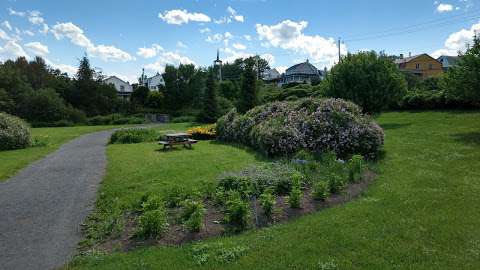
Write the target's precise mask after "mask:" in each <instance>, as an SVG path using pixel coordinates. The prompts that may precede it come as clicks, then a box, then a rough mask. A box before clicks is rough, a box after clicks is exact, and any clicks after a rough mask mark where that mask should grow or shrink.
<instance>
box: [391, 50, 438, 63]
mask: <svg viewBox="0 0 480 270" xmlns="http://www.w3.org/2000/svg"><path fill="white" fill-rule="evenodd" d="M425 55H426V56H428V57H430V58H432V59H433V60H435V61H437V59H435V58H433V57H431V56H430V55H428V54H426V53H422V54H417V55H414V56H410V57H405V58H401V59H397V60H395V64H404V63H408V62H410V61H412V60H414V59H417V58H418V57H420V56H425Z"/></svg>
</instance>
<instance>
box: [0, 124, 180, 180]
mask: <svg viewBox="0 0 480 270" xmlns="http://www.w3.org/2000/svg"><path fill="white" fill-rule="evenodd" d="M187 126H188V124H168V125H163V126H161V128H162V129H184V128H186V127H187ZM117 127H119V126H78V127H58V128H32V136H33V137H37V136H38V137H44V138H46V141H47V142H48V144H47V145H46V146H42V147H30V148H26V149H20V150H12V151H2V152H0V182H1V181H4V180H6V179H7V178H9V177H11V176H13V175H14V174H15V173H16V172H18V171H19V170H20V169H22V168H24V167H25V166H27V165H28V164H30V163H32V162H33V161H36V160H38V159H40V158H42V157H44V156H46V155H47V154H49V153H51V152H53V151H55V150H57V149H58V148H59V147H60V146H61V145H62V144H64V143H66V142H68V141H70V140H72V139H74V138H76V137H78V136H81V135H84V134H87V133H91V132H95V131H101V130H109V129H113V128H117Z"/></svg>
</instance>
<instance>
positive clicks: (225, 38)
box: [205, 32, 233, 47]
mask: <svg viewBox="0 0 480 270" xmlns="http://www.w3.org/2000/svg"><path fill="white" fill-rule="evenodd" d="M232 38H233V35H232V34H231V33H230V32H225V33H224V34H220V33H217V34H213V35H209V36H207V39H206V40H205V41H206V42H209V43H220V42H223V44H224V45H225V47H227V46H228V44H229V42H230V40H231V39H232Z"/></svg>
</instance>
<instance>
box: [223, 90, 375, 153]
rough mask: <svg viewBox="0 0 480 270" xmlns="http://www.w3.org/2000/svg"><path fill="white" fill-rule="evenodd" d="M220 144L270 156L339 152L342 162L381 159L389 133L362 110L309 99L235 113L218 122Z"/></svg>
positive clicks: (337, 102)
mask: <svg viewBox="0 0 480 270" xmlns="http://www.w3.org/2000/svg"><path fill="white" fill-rule="evenodd" d="M217 138H218V139H219V140H222V141H226V142H234V143H241V144H245V145H249V146H251V147H254V148H256V149H258V150H259V151H261V152H263V153H265V154H266V155H269V156H289V155H292V154H294V153H296V152H298V151H299V150H302V149H305V150H308V151H310V152H327V151H333V152H335V153H336V154H337V155H338V156H339V157H342V158H343V157H348V156H351V155H354V154H359V155H362V156H365V157H370V158H371V157H375V155H376V154H377V152H378V151H379V149H380V147H382V145H383V140H384V134H383V130H382V129H381V128H380V127H379V126H378V125H377V124H376V123H375V122H374V121H373V120H372V119H371V118H369V117H368V116H366V115H364V114H362V112H361V110H360V108H359V107H358V106H357V105H355V104H353V103H351V102H347V101H344V100H341V99H315V98H308V99H302V100H299V101H294V102H274V103H269V104H266V105H262V106H258V107H255V108H253V109H252V110H250V111H248V112H247V113H246V114H245V115H240V114H238V113H237V112H236V111H235V110H232V111H230V112H229V113H227V114H226V115H225V116H223V117H221V118H220V119H219V120H218V122H217Z"/></svg>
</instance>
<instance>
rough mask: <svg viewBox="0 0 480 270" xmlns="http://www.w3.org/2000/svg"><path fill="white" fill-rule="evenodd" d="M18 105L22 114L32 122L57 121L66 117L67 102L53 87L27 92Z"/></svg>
mask: <svg viewBox="0 0 480 270" xmlns="http://www.w3.org/2000/svg"><path fill="white" fill-rule="evenodd" d="M18 106H19V111H20V116H21V117H22V118H25V119H27V120H28V121H31V122H55V121H59V120H62V119H65V118H66V110H67V107H66V105H65V102H64V100H63V99H62V98H61V97H60V96H59V95H58V94H57V93H56V92H55V90H53V89H49V88H47V89H39V90H38V91H32V92H30V93H26V94H25V95H24V97H23V100H22V101H21V102H20V103H19V105H18Z"/></svg>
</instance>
